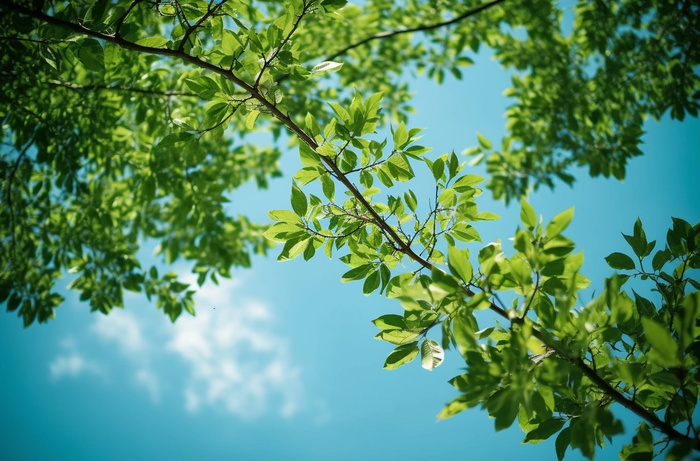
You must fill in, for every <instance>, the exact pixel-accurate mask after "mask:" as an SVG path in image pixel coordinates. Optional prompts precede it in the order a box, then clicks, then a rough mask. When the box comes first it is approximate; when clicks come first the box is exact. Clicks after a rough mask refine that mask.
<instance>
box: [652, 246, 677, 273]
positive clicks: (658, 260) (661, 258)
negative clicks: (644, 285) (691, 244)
mask: <svg viewBox="0 0 700 461" xmlns="http://www.w3.org/2000/svg"><path fill="white" fill-rule="evenodd" d="M671 257H672V256H671V252H670V251H668V250H666V249H664V250H659V251H657V252H656V254H655V255H654V258H653V259H652V260H651V268H652V269H654V271H660V270H661V269H662V268H663V267H664V264H666V263H667V262H669V261H670V260H671Z"/></svg>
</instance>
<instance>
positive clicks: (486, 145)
mask: <svg viewBox="0 0 700 461" xmlns="http://www.w3.org/2000/svg"><path fill="white" fill-rule="evenodd" d="M476 139H478V140H479V144H480V145H481V147H483V148H484V149H491V141H489V140H488V139H486V136H484V135H483V134H481V133H477V134H476Z"/></svg>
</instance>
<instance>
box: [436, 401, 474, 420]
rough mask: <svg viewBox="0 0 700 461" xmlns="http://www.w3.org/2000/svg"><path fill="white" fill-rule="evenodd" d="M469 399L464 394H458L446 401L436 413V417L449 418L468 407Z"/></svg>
mask: <svg viewBox="0 0 700 461" xmlns="http://www.w3.org/2000/svg"><path fill="white" fill-rule="evenodd" d="M469 407H470V405H469V400H468V398H467V396H466V395H460V396H459V397H457V398H455V399H453V400H452V401H451V402H450V403H448V404H447V405H446V406H445V408H443V409H442V410H441V411H440V413H438V415H437V419H447V418H451V417H453V416H454V415H456V414H457V413H460V412H462V411H464V410H466V409H467V408H469Z"/></svg>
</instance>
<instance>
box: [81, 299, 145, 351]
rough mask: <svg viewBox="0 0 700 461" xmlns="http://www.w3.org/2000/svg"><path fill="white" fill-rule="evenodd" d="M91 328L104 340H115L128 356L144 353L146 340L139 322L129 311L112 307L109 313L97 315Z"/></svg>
mask: <svg viewBox="0 0 700 461" xmlns="http://www.w3.org/2000/svg"><path fill="white" fill-rule="evenodd" d="M96 315H97V314H96ZM93 330H94V331H95V332H96V333H97V334H98V335H99V336H100V337H101V338H103V339H105V340H108V341H110V340H111V341H116V342H117V344H119V347H120V349H121V350H122V352H124V353H125V354H127V355H129V356H137V355H139V354H143V353H145V349H146V341H145V339H144V336H143V333H142V328H141V324H140V322H139V320H138V318H137V317H136V316H135V315H134V314H132V313H131V312H129V311H125V310H122V309H114V310H113V311H112V312H111V313H110V314H109V315H97V320H96V321H95V324H94V325H93Z"/></svg>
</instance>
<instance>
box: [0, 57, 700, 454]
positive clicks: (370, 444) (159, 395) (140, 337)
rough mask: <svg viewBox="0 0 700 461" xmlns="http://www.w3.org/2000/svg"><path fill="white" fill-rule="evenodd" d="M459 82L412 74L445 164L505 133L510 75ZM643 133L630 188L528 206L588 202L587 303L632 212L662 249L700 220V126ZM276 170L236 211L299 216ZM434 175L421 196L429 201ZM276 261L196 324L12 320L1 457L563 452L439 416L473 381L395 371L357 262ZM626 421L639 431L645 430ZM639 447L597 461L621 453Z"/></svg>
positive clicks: (0, 411) (204, 292) (75, 304)
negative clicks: (682, 225) (27, 323)
mask: <svg viewBox="0 0 700 461" xmlns="http://www.w3.org/2000/svg"><path fill="white" fill-rule="evenodd" d="M464 75H465V77H464V79H463V80H462V81H456V80H453V79H451V78H449V79H447V80H446V82H445V84H444V85H443V86H437V85H435V84H434V83H433V82H429V81H426V79H425V78H422V77H419V78H416V79H413V77H407V78H411V79H412V80H413V82H412V85H413V88H414V89H415V91H416V99H415V102H414V106H415V107H416V109H417V111H418V112H417V114H415V116H413V117H412V118H411V121H410V123H409V126H410V127H425V128H426V131H425V136H424V138H423V140H422V143H423V144H425V145H427V146H431V147H433V152H432V154H433V155H440V154H442V153H444V152H448V151H451V150H455V151H456V152H461V151H462V150H463V149H464V148H466V147H469V146H472V145H475V144H476V132H477V131H478V132H481V133H483V134H484V135H486V136H487V137H488V138H489V139H491V140H492V141H494V143H496V144H497V141H498V140H499V139H500V137H501V135H502V134H503V127H504V123H505V120H504V119H503V113H504V110H505V107H506V106H507V105H508V100H506V99H505V98H504V97H502V96H501V92H502V91H503V90H504V89H505V88H506V87H507V86H509V74H508V73H507V72H506V71H504V70H503V69H502V68H501V67H500V66H499V65H498V64H497V63H495V62H494V61H491V60H490V59H489V56H488V55H485V54H483V52H482V54H480V55H479V56H478V57H477V59H476V63H475V65H474V66H473V67H472V68H470V69H467V70H466V71H465V72H464ZM645 128H646V131H647V134H646V135H645V137H644V146H643V150H644V153H645V155H644V156H642V157H639V158H636V159H633V160H632V161H631V162H630V164H629V167H628V170H627V179H626V180H625V181H624V183H623V182H619V181H616V180H613V179H604V178H589V177H588V175H587V172H586V171H585V170H580V171H576V177H577V181H576V183H575V184H574V186H573V188H569V187H568V186H566V185H564V184H561V183H560V184H557V188H556V190H555V191H549V190H541V191H538V192H537V193H534V194H533V195H532V196H531V197H530V203H531V204H532V205H533V206H534V208H535V210H536V211H537V213H538V214H543V215H544V219H545V220H548V219H551V218H552V217H553V216H554V214H556V213H558V212H560V211H562V210H564V209H566V208H569V207H571V206H574V207H575V215H574V220H573V222H572V224H571V226H570V228H569V229H568V230H567V232H565V233H566V235H567V236H569V237H570V238H572V239H573V240H574V241H575V242H576V243H577V246H578V248H579V249H581V250H583V251H584V254H585V263H584V266H583V269H582V272H583V273H584V275H586V276H587V277H588V278H590V279H591V280H592V282H593V283H592V286H591V288H590V289H589V290H588V291H587V292H586V293H585V294H584V299H583V301H585V296H588V297H589V299H590V297H591V296H592V295H593V292H594V291H596V290H597V292H600V291H601V287H602V286H603V278H604V277H606V276H609V275H611V274H612V270H611V269H610V268H609V267H608V266H607V265H606V263H605V261H604V259H603V258H604V257H605V256H607V255H608V254H610V253H611V252H613V251H627V249H626V244H625V242H624V240H623V238H622V236H621V232H625V233H631V231H632V226H633V224H634V221H635V220H636V219H637V217H639V218H640V219H641V220H642V222H643V224H644V229H645V231H646V234H647V236H648V237H649V239H650V240H651V239H658V240H659V241H663V240H664V239H665V234H666V229H668V227H669V226H670V225H671V219H670V218H671V216H676V217H681V218H683V219H685V220H687V221H689V222H691V223H696V222H698V220H700V130H699V126H698V120H697V119H686V120H685V121H684V122H682V123H680V122H678V121H670V119H668V118H664V119H663V120H662V121H661V122H660V123H657V122H655V121H648V123H647V125H646V127H645ZM384 135H387V134H386V133H385V134H384ZM465 160H467V159H465ZM281 165H282V169H283V171H284V174H285V176H284V177H283V178H281V179H276V180H273V181H272V182H271V185H270V188H269V189H268V190H266V191H257V190H256V189H255V188H254V187H253V186H246V187H244V188H242V189H240V190H238V191H236V192H235V193H234V194H233V197H232V203H231V211H232V212H233V213H241V214H247V215H250V216H251V217H252V218H253V219H254V220H255V219H257V220H258V221H263V220H266V219H267V218H266V212H267V210H269V209H279V208H287V209H288V208H290V205H289V200H288V197H289V189H290V181H291V179H290V178H291V176H292V175H293V174H294V172H295V171H296V170H297V168H299V165H300V164H299V161H298V158H297V155H296V153H295V152H287V153H286V154H285V156H284V157H283V159H282V161H281ZM425 170H426V171H425V172H424V173H426V174H429V172H428V171H427V168H426V169H425ZM475 172H476V173H479V172H483V170H482V169H481V168H476V169H475ZM421 181H422V180H418V181H416V183H415V185H414V186H412V188H413V190H414V191H415V192H416V193H417V194H419V192H420V191H421V190H424V191H427V193H428V194H429V193H430V192H429V191H430V190H431V187H432V186H430V184H429V183H428V181H424V182H421ZM422 185H424V186H427V188H423V189H421V187H422ZM478 203H479V207H480V209H481V210H484V211H492V212H495V213H497V214H499V215H501V216H502V219H501V220H498V221H495V222H486V223H483V224H481V225H479V226H478V230H479V232H480V233H481V235H482V238H483V240H484V244H486V243H488V242H489V241H493V240H495V239H497V238H501V239H502V240H503V241H504V242H505V241H506V240H507V238H508V237H510V236H512V235H513V234H514V232H515V229H516V226H517V225H518V222H519V207H518V205H517V204H514V205H511V206H510V207H505V206H504V205H503V204H502V203H497V202H493V201H492V200H491V199H490V197H489V196H488V193H485V194H484V195H483V196H482V198H481V200H479V202H478ZM278 251H279V250H273V252H272V254H271V255H270V257H268V258H261V257H255V258H254V260H253V268H252V269H250V270H235V271H234V276H233V279H232V280H230V281H222V283H221V284H220V286H218V287H217V286H214V285H212V284H207V285H205V287H203V288H202V289H201V290H200V293H199V294H198V295H197V301H198V305H197V315H196V317H194V318H192V317H190V316H188V315H187V314H183V316H182V317H181V318H180V319H179V320H178V321H177V322H176V323H175V324H171V323H170V322H169V320H167V318H166V317H165V316H164V315H163V314H162V312H159V311H157V310H156V309H155V306H154V305H151V304H149V303H148V302H146V300H145V298H144V297H143V296H141V295H138V294H129V295H127V297H126V299H125V304H126V306H125V309H124V310H119V311H116V312H113V313H112V314H110V315H109V316H104V315H102V314H97V313H94V314H91V313H90V312H89V307H88V306H87V305H86V304H84V303H80V302H79V301H78V299H77V296H75V295H73V294H71V293H67V295H66V297H67V301H66V303H65V305H63V306H62V307H61V308H59V309H58V312H57V318H56V320H54V321H52V322H50V323H48V324H46V325H33V326H32V327H31V328H29V329H26V330H25V329H23V328H22V324H21V321H20V320H19V319H17V318H16V317H15V315H14V314H11V313H2V314H1V315H2V317H1V319H0V350H1V351H2V352H0V354H1V355H0V374H1V376H2V380H1V381H0V459H15V460H25V459H26V460H62V459H91V460H113V459H114V460H117V459H130V460H151V459H171V460H179V459H201V460H206V459H251V460H253V459H254V460H266V459H290V460H294V459H338V460H346V459H347V460H350V459H364V460H384V459H396V460H430V459H435V460H437V459H439V460H465V459H484V460H487V459H492V460H504V459H515V458H517V459H521V460H528V459H533V460H534V459H539V460H546V459H556V455H555V452H554V447H553V440H551V441H549V442H546V443H542V444H540V445H521V444H520V441H521V440H522V438H523V437H524V434H522V432H521V431H520V429H519V428H518V427H517V423H516V425H515V426H514V427H512V428H510V429H508V430H505V431H501V432H495V431H494V426H493V421H492V420H490V419H489V417H488V415H487V414H486V412H484V411H480V410H478V409H474V410H469V411H466V412H464V413H461V414H460V415H458V416H456V417H454V418H452V419H450V420H447V421H441V422H437V421H436V418H435V415H436V414H437V413H438V412H439V411H440V409H441V408H442V406H443V405H444V404H445V403H447V402H448V401H449V400H450V399H452V398H453V397H455V396H457V392H456V391H455V390H453V389H452V388H451V386H449V385H448V384H447V382H446V381H447V380H448V379H450V378H451V377H453V376H454V375H456V374H458V373H459V372H460V366H461V364H460V360H459V357H458V356H457V355H456V354H455V353H454V352H449V351H448V352H447V354H446V361H445V364H443V365H442V366H441V367H439V368H438V369H436V370H435V371H433V372H427V371H425V370H423V369H422V368H421V367H420V365H419V364H418V363H412V364H410V365H407V366H405V367H402V368H400V369H398V370H396V371H385V370H383V369H382V364H383V362H384V359H385V357H386V355H387V354H388V353H389V352H390V351H391V346H390V345H389V344H386V343H382V342H379V341H376V340H374V339H372V338H373V336H374V334H375V333H376V329H375V328H374V326H373V325H372V324H371V322H370V321H371V320H372V319H374V318H376V317H378V316H380V315H382V314H386V313H391V312H399V311H400V306H399V305H398V304H397V303H394V302H391V301H388V300H386V299H384V298H382V297H379V296H376V295H374V296H370V297H366V296H363V295H362V289H361V284H359V283H349V284H342V283H341V282H340V276H341V275H342V273H343V272H345V271H346V270H347V269H346V267H345V266H344V265H343V264H342V263H341V262H339V261H338V260H337V259H335V260H332V261H329V260H328V259H326V258H325V257H324V256H321V255H319V256H317V257H316V258H314V259H313V260H312V261H310V262H304V261H303V260H301V259H299V260H294V261H291V262H285V263H278V262H276V261H275V257H276V255H277V252H278ZM149 263H150V262H144V264H143V265H144V267H147V266H148V264H149ZM175 269H176V270H178V271H179V272H181V273H183V274H184V273H187V272H188V267H187V266H186V265H179V266H177V267H176V268H175ZM191 280H192V281H194V279H191ZM66 283H67V281H66ZM616 414H617V415H619V416H620V417H622V418H623V419H624V421H625V428H626V430H627V431H628V432H629V433H631V432H632V431H633V430H634V429H635V423H634V420H633V419H630V418H629V417H627V416H626V415H625V414H624V412H622V411H616ZM630 437H631V435H630ZM626 441H627V439H626V438H625V437H621V438H618V439H616V442H617V443H616V445H615V446H613V447H612V448H611V449H609V450H606V451H603V452H600V453H599V454H598V455H597V458H596V459H616V458H617V450H619V447H620V446H621V445H622V444H624V443H625V442H626ZM569 455H570V456H569V457H567V459H571V460H576V459H582V456H581V455H580V453H579V452H574V453H573V454H571V453H569Z"/></svg>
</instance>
